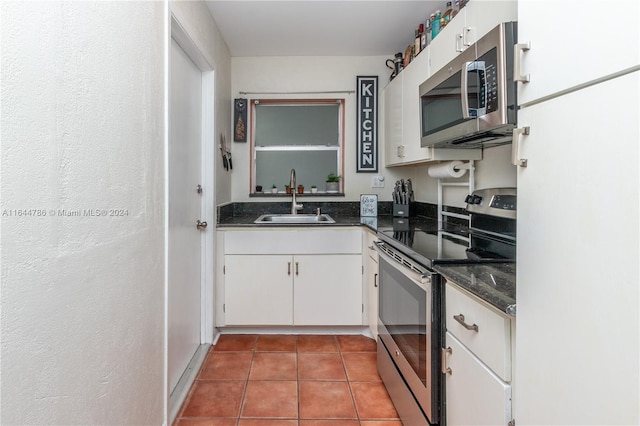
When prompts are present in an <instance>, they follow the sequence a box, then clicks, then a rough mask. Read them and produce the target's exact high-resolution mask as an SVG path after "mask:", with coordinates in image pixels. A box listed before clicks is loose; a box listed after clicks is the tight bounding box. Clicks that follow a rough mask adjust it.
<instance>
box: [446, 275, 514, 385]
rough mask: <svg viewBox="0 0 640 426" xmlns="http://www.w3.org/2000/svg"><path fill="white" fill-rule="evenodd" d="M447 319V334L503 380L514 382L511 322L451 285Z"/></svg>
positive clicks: (447, 287) (447, 293)
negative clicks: (452, 336)
mask: <svg viewBox="0 0 640 426" xmlns="http://www.w3.org/2000/svg"><path fill="white" fill-rule="evenodd" d="M446 316H447V319H446V326H447V331H448V332H449V333H451V334H452V335H454V336H455V337H456V338H458V340H460V342H462V344H464V345H465V346H466V347H467V348H469V350H470V351H471V352H473V353H474V354H475V355H476V356H477V357H478V358H479V359H480V360H481V361H482V362H483V363H485V364H486V365H487V366H488V367H489V368H490V369H491V370H493V371H494V372H495V373H496V374H497V375H498V376H499V377H500V378H501V379H502V380H504V381H506V382H510V381H511V320H510V319H509V318H508V317H507V316H506V315H502V314H500V313H499V312H498V311H496V310H494V309H493V308H491V307H490V306H489V305H487V304H485V303H484V302H482V301H480V300H479V299H477V298H475V297H474V296H471V295H469V294H467V293H466V292H464V291H463V290H460V289H459V288H458V287H456V286H453V285H451V284H447V286H446ZM462 322H464V324H466V325H467V327H469V328H471V327H473V329H468V328H467V327H465V325H463V324H462ZM476 327H477V328H476Z"/></svg>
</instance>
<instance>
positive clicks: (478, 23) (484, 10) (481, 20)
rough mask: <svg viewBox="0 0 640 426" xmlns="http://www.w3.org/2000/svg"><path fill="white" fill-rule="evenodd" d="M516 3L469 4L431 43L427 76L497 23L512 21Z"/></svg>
mask: <svg viewBox="0 0 640 426" xmlns="http://www.w3.org/2000/svg"><path fill="white" fill-rule="evenodd" d="M517 16H518V8H517V1H516V0H506V1H504V0H503V1H494V0H489V1H484V0H471V1H469V2H468V3H467V5H466V6H465V7H464V8H462V10H460V12H459V13H458V14H457V15H456V16H455V17H454V18H453V19H452V20H451V21H450V22H449V24H447V26H446V27H444V29H443V30H442V32H441V33H440V34H438V36H437V37H436V38H435V39H434V40H433V41H432V42H431V44H430V45H429V48H430V61H429V73H430V74H434V73H436V72H437V71H439V70H440V69H441V68H442V67H443V66H445V65H446V64H448V63H449V62H450V61H451V60H452V59H453V58H455V57H456V56H458V55H459V54H460V52H462V51H464V50H466V49H467V48H468V47H469V46H470V45H472V44H473V43H475V42H476V41H478V39H480V38H481V37H482V36H484V35H485V34H487V33H488V32H489V31H491V30H492V29H494V28H495V27H496V26H497V25H498V24H500V23H501V22H510V21H516V20H517Z"/></svg>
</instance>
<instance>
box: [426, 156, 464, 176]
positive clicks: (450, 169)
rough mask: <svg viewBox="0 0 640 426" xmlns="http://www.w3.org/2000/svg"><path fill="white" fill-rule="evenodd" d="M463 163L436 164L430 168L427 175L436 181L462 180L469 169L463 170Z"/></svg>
mask: <svg viewBox="0 0 640 426" xmlns="http://www.w3.org/2000/svg"><path fill="white" fill-rule="evenodd" d="M464 164H465V163H464V162H463V161H457V160H456V161H449V162H447V163H440V164H436V165H435V166H431V167H429V169H428V170H427V174H428V175H429V176H431V177H432V178H436V179H447V178H461V177H462V176H464V174H465V173H467V169H462V168H460V166H463V165H464Z"/></svg>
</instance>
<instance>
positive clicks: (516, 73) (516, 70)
mask: <svg viewBox="0 0 640 426" xmlns="http://www.w3.org/2000/svg"><path fill="white" fill-rule="evenodd" d="M529 49H531V42H529V41H528V42H526V43H518V44H516V45H514V46H513V58H514V61H513V81H520V82H522V83H528V82H529V80H530V77H531V76H530V75H529V74H527V75H522V74H521V73H520V52H526V51H528V50H529Z"/></svg>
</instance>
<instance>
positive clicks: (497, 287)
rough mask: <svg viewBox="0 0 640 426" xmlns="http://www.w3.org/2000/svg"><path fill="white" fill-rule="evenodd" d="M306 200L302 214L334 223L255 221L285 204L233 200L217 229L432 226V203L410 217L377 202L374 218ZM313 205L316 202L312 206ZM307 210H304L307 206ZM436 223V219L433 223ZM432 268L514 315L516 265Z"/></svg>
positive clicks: (354, 206) (354, 207)
mask: <svg viewBox="0 0 640 426" xmlns="http://www.w3.org/2000/svg"><path fill="white" fill-rule="evenodd" d="M310 204H312V203H307V204H306V206H308V207H306V208H305V211H303V212H302V213H312V212H314V211H315V209H316V208H317V207H320V208H321V210H322V212H323V213H327V214H329V215H330V216H331V217H332V218H333V219H334V220H335V221H336V222H335V223H333V224H331V225H326V224H323V225H309V224H306V225H282V224H277V225H276V224H255V223H253V222H254V221H255V220H256V219H257V218H258V217H259V216H260V215H262V214H265V213H288V209H289V206H290V204H289V203H234V204H233V205H229V206H223V207H222V208H219V211H218V224H217V227H218V228H240V227H242V228H247V227H256V228H269V227H300V226H307V227H326V226H366V227H368V228H369V229H371V230H373V231H385V230H396V228H398V227H402V229H401V230H408V229H420V228H422V227H427V228H428V227H432V226H433V224H434V222H436V221H435V220H434V219H433V217H435V216H436V210H435V209H434V206H433V205H429V204H421V203H417V204H418V206H417V208H416V210H417V213H418V214H417V215H416V216H415V217H411V218H402V219H400V218H394V217H393V216H392V215H391V203H388V204H389V205H386V204H385V203H379V205H378V216H377V217H360V216H359V213H360V211H359V203H315V204H313V205H310ZM316 204H317V205H316ZM309 208H310V209H311V210H310V211H306V210H308V209H309ZM436 223H437V222H436ZM434 269H435V270H436V271H437V272H438V273H440V274H441V275H443V276H444V277H445V278H446V279H447V281H450V282H452V283H454V284H455V285H457V286H459V287H461V288H463V289H465V290H467V291H469V292H470V293H472V294H474V295H476V296H478V297H479V298H480V299H482V300H484V301H485V302H487V303H488V304H490V305H491V306H493V307H495V308H497V309H499V310H500V311H501V312H505V313H506V314H508V315H510V316H515V312H516V309H515V304H516V299H515V298H516V268H515V263H493V264H437V265H435V266H434Z"/></svg>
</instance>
